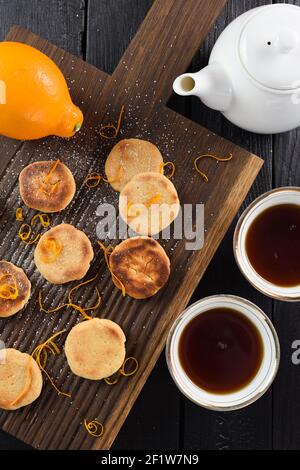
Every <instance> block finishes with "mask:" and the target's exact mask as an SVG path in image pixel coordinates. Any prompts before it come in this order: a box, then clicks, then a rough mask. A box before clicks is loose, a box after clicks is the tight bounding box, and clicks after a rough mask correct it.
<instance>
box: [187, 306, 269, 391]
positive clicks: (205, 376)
mask: <svg viewBox="0 0 300 470" xmlns="http://www.w3.org/2000/svg"><path fill="white" fill-rule="evenodd" d="M263 350H264V347H263V342H262V338H261V335H260V333H259V331H258V329H257V328H256V326H255V325H254V324H253V323H252V322H251V321H250V320H248V318H247V317H245V315H243V314H241V313H240V312H238V311H236V310H232V309H229V308H215V309H212V310H208V311H207V312H204V313H201V314H200V315H198V316H197V317H195V318H193V320H191V321H190V323H188V324H187V326H186V327H185V328H184V330H183V332H182V334H181V336H180V339H179V360H180V363H181V366H182V368H183V369H184V371H185V373H186V374H187V375H188V377H189V378H190V379H191V380H192V381H193V382H194V383H195V384H196V385H197V386H198V387H200V388H202V389H204V390H206V391H208V392H211V393H219V394H224V393H231V392H236V391H238V390H240V389H241V388H243V387H245V386H246V385H248V384H249V383H250V382H251V381H252V380H253V378H254V377H255V375H256V374H257V372H258V370H259V368H260V365H261V362H262V358H263Z"/></svg>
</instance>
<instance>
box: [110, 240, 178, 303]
mask: <svg viewBox="0 0 300 470" xmlns="http://www.w3.org/2000/svg"><path fill="white" fill-rule="evenodd" d="M109 265H110V269H111V272H112V273H113V276H112V279H113V281H114V283H115V285H116V286H117V287H118V288H119V289H120V288H121V285H120V282H118V280H120V281H121V283H122V284H123V286H124V288H125V292H126V294H128V295H129V296H130V297H134V298H135V299H146V298H148V297H151V296H152V295H154V294H156V292H158V291H159V289H161V288H162V287H163V286H164V285H165V284H166V282H167V281H168V278H169V275H170V260H169V258H168V256H167V254H166V252H165V250H164V249H163V248H162V246H161V245H160V244H159V243H158V242H157V241H156V240H154V239H153V238H149V237H134V238H128V239H127V240H124V241H123V242H121V243H120V244H119V245H117V246H116V248H115V249H114V251H113V252H112V254H111V255H110V258H109ZM115 276H116V277H115Z"/></svg>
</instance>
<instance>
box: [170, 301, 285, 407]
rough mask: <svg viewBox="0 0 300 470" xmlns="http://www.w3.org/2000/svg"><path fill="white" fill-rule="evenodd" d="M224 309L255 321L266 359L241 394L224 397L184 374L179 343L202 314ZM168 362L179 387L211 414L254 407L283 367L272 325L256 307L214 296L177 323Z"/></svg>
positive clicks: (182, 316)
mask: <svg viewBox="0 0 300 470" xmlns="http://www.w3.org/2000/svg"><path fill="white" fill-rule="evenodd" d="M220 307H222V308H231V309H233V310H237V311H238V312H240V313H242V314H244V315H245V316H246V317H247V318H248V319H249V320H250V321H252V323H254V325H255V326H256V327H257V329H258V331H259V333H260V335H261V338H262V342H263V347H264V353H263V359H262V362H261V365H260V368H259V370H258V371H257V374H256V375H255V377H254V378H253V380H252V381H251V382H250V383H249V384H247V385H246V386H244V387H243V388H241V389H240V390H238V391H235V392H232V393H224V394H216V393H211V392H208V391H206V390H204V389H202V388H200V387H198V386H197V385H196V384H195V383H194V382H193V381H192V380H191V379H190V378H189V377H188V375H187V374H186V372H185V371H184V369H183V367H182V366H181V363H180V359H179V354H178V346H179V340H180V336H181V333H182V331H183V329H184V328H185V326H186V325H187V324H188V323H189V322H190V321H191V320H192V319H193V318H194V317H196V316H198V315H201V313H204V312H207V311H209V310H211V309H214V308H220ZM166 360H167V365H168V368H169V372H170V374H171V376H172V378H173V380H174V382H175V384H176V385H177V387H178V388H179V390H180V391H181V392H182V393H183V394H184V395H185V396H186V397H187V398H188V399H189V400H191V401H192V402H194V403H196V404H197V405H200V406H202V407H204V408H208V409H210V410H215V411H232V410H237V409H240V408H244V407H246V406H248V405H250V404H251V403H253V402H255V401H256V400H257V399H258V398H260V397H261V396H262V395H263V394H264V393H265V392H266V391H267V390H268V388H269V387H270V385H271V384H272V382H273V380H274V378H275V376H276V373H277V370H278V367H279V362H280V345H279V340H278V336H277V333H276V331H275V328H274V326H273V324H272V322H271V321H270V320H269V318H268V317H267V316H266V314H265V313H264V312H263V311H262V310H261V309H260V308H258V307H257V306H256V305H255V304H253V303H252V302H250V301H249V300H246V299H244V298H242V297H237V296H234V295H225V294H224V295H214V296H210V297H205V298H204V299H202V300H199V301H198V302H195V303H194V304H192V305H191V306H189V307H188V308H187V309H186V310H184V311H183V312H182V314H181V315H180V316H179V317H178V318H177V319H176V320H175V322H174V324H173V326H172V328H171V330H170V332H169V336H168V339H167V344H166Z"/></svg>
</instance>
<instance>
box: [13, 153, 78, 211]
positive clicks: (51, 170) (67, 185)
mask: <svg viewBox="0 0 300 470" xmlns="http://www.w3.org/2000/svg"><path fill="white" fill-rule="evenodd" d="M19 188H20V195H21V198H22V200H23V202H24V203H25V204H26V206H28V207H31V208H32V209H36V210H38V211H42V212H59V211H61V210H63V209H65V208H66V207H67V205H68V204H70V202H71V201H72V199H73V197H74V194H75V191H76V185H75V181H74V177H73V175H72V173H71V171H70V170H69V168H68V167H67V166H66V165H65V164H64V163H62V162H58V163H57V162H55V161H42V162H34V163H31V164H30V165H28V166H26V167H25V168H24V169H23V170H22V171H21V173H20V176H19Z"/></svg>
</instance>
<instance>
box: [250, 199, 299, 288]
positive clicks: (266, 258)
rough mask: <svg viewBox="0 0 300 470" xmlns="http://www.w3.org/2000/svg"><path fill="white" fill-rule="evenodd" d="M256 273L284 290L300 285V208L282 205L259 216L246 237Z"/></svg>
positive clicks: (293, 205)
mask: <svg viewBox="0 0 300 470" xmlns="http://www.w3.org/2000/svg"><path fill="white" fill-rule="evenodd" d="M246 252H247V255H248V258H249V261H250V263H251V264H252V266H253V268H254V269H255V271H256V272H257V273H258V274H259V275H260V276H261V277H263V278H264V279H266V280H267V281H269V282H272V283H273V284H276V285H278V286H281V287H293V286H297V285H299V284H300V206H299V205H296V204H280V205H278V206H274V207H270V208H269V209H266V210H265V211H264V212H262V213H261V214H260V215H258V216H257V217H256V219H255V220H254V221H253V222H252V224H251V225H250V227H249V229H248V232H247V236H246Z"/></svg>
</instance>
